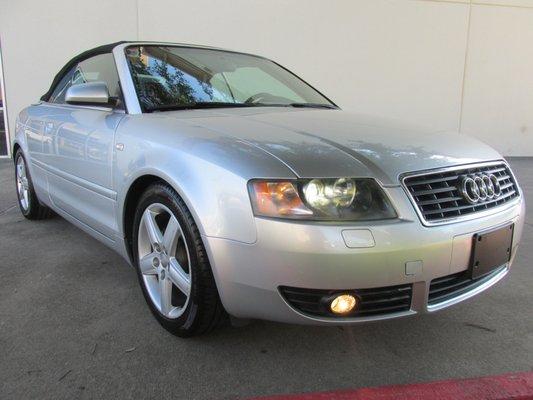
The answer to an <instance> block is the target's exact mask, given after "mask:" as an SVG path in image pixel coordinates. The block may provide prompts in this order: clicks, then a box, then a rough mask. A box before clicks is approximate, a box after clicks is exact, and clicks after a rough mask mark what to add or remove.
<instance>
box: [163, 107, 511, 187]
mask: <svg viewBox="0 0 533 400" xmlns="http://www.w3.org/2000/svg"><path fill="white" fill-rule="evenodd" d="M165 114H167V116H168V117H171V118H178V119H180V120H182V122H185V121H187V123H189V124H193V125H195V126H201V127H203V128H207V129H210V130H212V131H216V132H218V133H220V134H223V135H228V136H232V137H234V138H237V139H239V140H241V141H244V142H246V143H248V144H250V145H252V146H255V147H258V148H260V149H262V150H263V151H265V152H268V153H269V154H271V155H272V156H273V157H275V158H277V159H278V160H280V161H281V162H283V163H285V164H286V165H287V166H288V167H289V168H290V169H291V170H292V171H293V172H294V173H295V174H296V175H297V176H299V177H302V178H323V177H340V176H354V177H374V178H377V179H379V180H380V181H381V182H382V183H383V184H387V185H396V184H398V183H399V176H400V175H401V174H403V173H406V172H414V171H420V170H426V169H432V168H440V167H447V166H453V165H458V164H468V163H474V162H480V161H488V160H497V159H501V158H502V157H501V156H500V154H499V153H498V152H496V151H495V150H494V149H492V148H491V147H489V146H488V145H486V144H484V143H482V142H480V141H478V140H476V139H474V138H471V137H468V136H465V135H459V134H455V133H446V132H430V131H427V130H423V129H420V128H418V127H415V126H410V125H406V124H405V123H401V122H398V121H393V120H387V119H382V118H376V117H372V116H368V115H359V114H351V113H347V112H344V111H341V110H329V109H294V108H274V107H268V108H240V109H223V110H221V109H219V110H199V111H194V112H183V111H181V112H180V111H178V112H169V113H165Z"/></svg>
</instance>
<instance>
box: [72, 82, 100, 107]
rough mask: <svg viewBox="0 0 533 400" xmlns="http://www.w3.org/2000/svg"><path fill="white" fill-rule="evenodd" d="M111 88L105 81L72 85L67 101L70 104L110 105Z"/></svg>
mask: <svg viewBox="0 0 533 400" xmlns="http://www.w3.org/2000/svg"><path fill="white" fill-rule="evenodd" d="M109 100H110V99H109V90H108V89H107V85H106V83H105V82H88V83H80V84H78V85H72V86H71V87H69V88H68V89H67V93H66V94H65V102H67V103H68V104H94V105H100V106H109V105H110V101H109Z"/></svg>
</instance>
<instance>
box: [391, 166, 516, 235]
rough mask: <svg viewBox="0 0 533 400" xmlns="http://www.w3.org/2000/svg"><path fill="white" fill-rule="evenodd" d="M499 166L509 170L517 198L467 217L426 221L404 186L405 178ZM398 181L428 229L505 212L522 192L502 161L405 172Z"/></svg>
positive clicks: (510, 170) (514, 204) (511, 172)
mask: <svg viewBox="0 0 533 400" xmlns="http://www.w3.org/2000/svg"><path fill="white" fill-rule="evenodd" d="M500 164H504V165H505V166H506V167H507V169H508V170H509V172H510V174H511V177H512V178H513V181H514V183H515V185H516V188H517V190H518V196H517V197H516V198H514V199H512V200H511V201H509V202H506V203H503V204H501V205H499V206H496V207H493V208H491V209H488V210H484V211H477V212H473V213H470V214H467V215H462V216H459V217H451V218H445V219H441V220H439V221H428V220H426V218H425V217H424V215H423V214H422V210H421V209H420V207H419V206H418V204H417V202H416V199H415V198H414V197H413V195H412V194H411V192H410V191H409V189H408V187H407V185H406V184H405V180H406V179H407V178H413V177H417V176H424V175H428V174H438V173H441V172H450V171H458V170H462V169H466V168H478V167H490V166H493V165H500ZM399 179H400V182H401V186H402V188H403V190H404V192H405V193H406V194H407V196H408V197H409V201H410V203H411V205H412V206H413V208H414V210H415V212H416V214H417V215H418V218H419V219H420V221H421V222H422V224H423V225H424V226H428V227H431V226H439V225H446V224H452V223H457V222H463V221H471V220H474V219H478V218H482V217H485V216H489V215H493V214H496V213H499V212H502V211H505V210H507V209H509V208H512V207H515V206H516V205H517V204H519V202H520V201H521V198H522V190H521V189H520V185H519V184H518V181H517V180H516V177H515V175H514V172H513V170H512V169H511V167H510V166H509V164H508V163H507V162H506V161H505V160H503V159H502V160H495V161H489V162H481V163H470V164H461V165H456V166H453V167H444V168H436V169H428V170H424V171H415V172H407V173H404V174H401V175H400V177H399Z"/></svg>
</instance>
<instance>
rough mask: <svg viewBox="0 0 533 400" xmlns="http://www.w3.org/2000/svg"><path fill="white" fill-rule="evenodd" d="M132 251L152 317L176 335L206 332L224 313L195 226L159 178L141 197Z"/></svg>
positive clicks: (181, 204)
mask: <svg viewBox="0 0 533 400" xmlns="http://www.w3.org/2000/svg"><path fill="white" fill-rule="evenodd" d="M132 236H133V237H132V242H133V256H134V261H135V264H136V267H137V274H138V276H139V282H140V284H141V287H142V290H143V294H144V297H145V299H146V301H147V303H148V306H149V307H150V310H151V311H152V313H153V314H154V315H155V317H156V318H157V320H158V321H159V322H160V323H161V325H163V327H165V328H166V329H167V330H169V331H170V332H172V333H174V334H176V335H178V336H192V335H198V334H201V333H205V332H207V331H209V330H211V329H212V328H214V327H216V326H217V325H219V323H220V322H221V321H222V320H223V319H224V318H223V317H224V316H225V312H224V309H223V307H222V304H221V302H220V298H219V296H218V291H217V288H216V284H215V280H214V277H213V272H212V270H211V266H210V265H209V261H208V258H207V255H206V252H205V248H204V246H203V242H202V238H201V236H200V232H199V230H198V227H197V225H196V223H195V221H194V219H193V217H192V215H191V213H190V212H189V210H188V208H187V206H186V205H185V203H184V201H183V200H182V199H181V197H180V196H179V195H178V194H177V193H176V192H175V191H174V190H173V189H172V188H171V187H170V186H169V185H167V184H165V183H164V182H157V183H154V184H152V185H151V186H150V187H148V188H147V189H146V190H145V192H144V193H143V194H142V195H141V196H140V198H139V201H138V204H137V209H136V212H135V218H134V221H133V232H132Z"/></svg>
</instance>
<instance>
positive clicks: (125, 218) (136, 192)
mask: <svg viewBox="0 0 533 400" xmlns="http://www.w3.org/2000/svg"><path fill="white" fill-rule="evenodd" d="M157 182H161V183H164V184H167V185H168V186H170V187H171V188H172V189H173V190H174V191H175V192H176V193H177V194H178V196H180V197H181V199H182V200H183V201H184V202H185V204H186V206H187V208H188V209H189V211H190V213H191V215H192V217H193V219H194V222H195V223H196V225H197V226H198V229H199V230H200V233H203V229H202V224H201V221H199V218H198V215H197V213H196V212H195V210H194V207H192V205H191V203H190V201H189V199H188V198H187V196H186V195H185V194H184V192H183V191H182V190H181V187H180V185H178V184H176V183H175V182H173V180H171V179H169V177H167V176H165V175H164V174H161V173H156V172H154V171H148V172H145V173H142V174H140V175H139V176H137V177H136V178H135V179H133V180H132V182H131V183H130V184H129V185H128V189H127V191H126V194H125V196H124V201H123V203H122V204H123V205H122V212H121V217H122V221H121V227H122V232H123V235H124V242H125V245H126V252H127V254H128V257H129V260H130V262H132V263H133V248H132V234H133V228H134V227H133V222H134V221H133V220H134V216H135V210H136V208H137V204H138V201H139V197H140V196H141V195H142V194H143V193H144V191H145V190H146V189H147V188H148V187H149V186H151V185H152V184H154V183H157Z"/></svg>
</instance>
